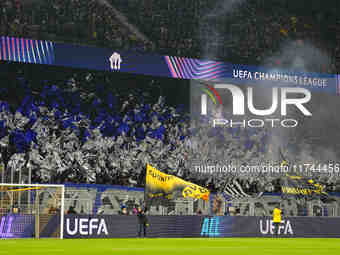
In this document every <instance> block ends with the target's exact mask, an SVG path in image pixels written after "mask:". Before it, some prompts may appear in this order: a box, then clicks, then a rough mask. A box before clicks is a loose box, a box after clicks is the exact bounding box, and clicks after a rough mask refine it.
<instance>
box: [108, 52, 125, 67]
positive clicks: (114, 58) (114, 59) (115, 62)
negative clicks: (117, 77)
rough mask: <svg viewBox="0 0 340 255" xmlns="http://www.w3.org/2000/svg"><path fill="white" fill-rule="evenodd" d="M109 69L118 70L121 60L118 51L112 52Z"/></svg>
mask: <svg viewBox="0 0 340 255" xmlns="http://www.w3.org/2000/svg"><path fill="white" fill-rule="evenodd" d="M109 61H110V68H111V70H120V64H121V63H122V62H123V61H122V58H121V56H120V54H119V53H117V52H114V53H113V54H112V55H111V57H110V58H109Z"/></svg>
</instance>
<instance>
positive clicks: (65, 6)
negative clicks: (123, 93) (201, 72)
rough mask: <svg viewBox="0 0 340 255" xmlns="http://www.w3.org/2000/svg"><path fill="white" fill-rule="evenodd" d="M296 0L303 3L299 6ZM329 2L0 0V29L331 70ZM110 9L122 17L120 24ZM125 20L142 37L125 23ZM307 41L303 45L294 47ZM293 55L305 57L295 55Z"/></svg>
mask: <svg viewBox="0 0 340 255" xmlns="http://www.w3.org/2000/svg"><path fill="white" fill-rule="evenodd" d="M28 3H30V4H29V5H28ZM230 3H233V5H232V4H230ZM107 4H112V7H114V8H115V9H116V10H117V12H114V13H113V12H112V11H110V8H108V7H107ZM304 4H308V6H309V8H308V9H307V8H300V7H302V6H304ZM336 4H337V1H328V2H327V5H324V3H323V2H322V1H320V0H313V1H308V3H307V2H306V1H296V2H294V3H293V2H291V1H288V0H284V1H278V0H274V1H271V3H270V4H268V2H266V1H262V0H261V1H248V0H240V1H229V2H228V1H227V2H225V4H219V3H218V1H215V0H214V1H205V0H197V1H194V0H183V1H178V0H167V1H155V0H142V1H134V0H128V1H120V0H109V1H95V0H91V1H86V3H84V2H81V1H70V0H49V1H20V0H7V1H3V2H2V3H0V8H1V10H2V13H3V15H2V17H1V18H0V31H1V32H2V34H7V35H14V36H21V37H33V38H34V39H36V38H39V39H51V40H59V41H70V42H75V43H85V44H95V45H100V46H105V47H112V48H125V49H127V48H129V49H133V48H134V49H136V50H142V51H147V52H150V51H153V52H156V53H158V54H166V55H178V56H187V57H196V58H210V59H219V60H226V61H229V62H232V63H242V64H254V65H267V66H271V67H284V68H294V69H299V68H300V69H306V70H307V71H314V72H326V73H333V72H336V71H337V72H339V70H340V65H339V46H338V45H339V43H338V42H339V38H337V37H336V36H334V35H335V34H336V32H337V30H338V28H339V26H338V25H337V24H339V18H338V16H337V11H336V10H337V9H336V6H337V5H336ZM118 16H119V17H125V18H126V19H125V20H126V21H127V22H126V23H128V25H127V24H125V25H124V24H123V22H122V19H119V18H118ZM129 25H134V26H135V27H136V28H138V29H140V30H141V31H142V32H143V33H144V34H145V35H146V36H148V37H149V38H150V41H147V40H144V39H145V38H144V39H142V38H141V37H139V36H138V33H134V32H133V30H131V29H128V28H129ZM84 28H87V29H84ZM337 34H339V33H337ZM212 38H213V39H212ZM287 45H288V48H289V49H288V50H287V47H286V46H287ZM310 45H312V46H311V50H309V51H302V50H301V49H302V48H305V47H306V46H310ZM278 55H279V56H280V58H278V57H277V56H278ZM283 55H284V57H283V58H282V56H283ZM296 56H298V57H299V58H301V59H305V60H306V61H305V62H308V63H312V64H309V65H307V66H304V65H301V64H299V63H295V62H294V59H296ZM307 60H308V61H307Z"/></svg>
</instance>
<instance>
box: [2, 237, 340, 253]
mask: <svg viewBox="0 0 340 255" xmlns="http://www.w3.org/2000/svg"><path fill="white" fill-rule="evenodd" d="M2 254H10V255H19V254H20V255H29V254H34V255H40V254H43V255H76V254H80V255H101V254H103V255H109V254H112V255H115V254H117V255H124V254H129V255H132V254H137V255H144V254H145V255H168V254H169V255H170V254H171V255H172V254H181V255H182V254H185V255H191V254H192V255H200V254H202V255H220V254H223V255H227V254H228V255H267V254H268V255H276V254H284V255H294V254H298V255H304V254H306V255H307V254H308V255H314V254H315V255H322V254H327V255H328V254H331V255H335V254H340V240H339V239H293V238H292V239H269V238H268V239H264V238H243V239H240V238H228V239H222V238H221V239H214V238H206V239H203V238H196V239H191V238H190V239H188V238H185V239H74V240H72V239H69V240H58V239H41V240H33V239H29V240H27V239H26V240H25V239H16V240H0V255H2Z"/></svg>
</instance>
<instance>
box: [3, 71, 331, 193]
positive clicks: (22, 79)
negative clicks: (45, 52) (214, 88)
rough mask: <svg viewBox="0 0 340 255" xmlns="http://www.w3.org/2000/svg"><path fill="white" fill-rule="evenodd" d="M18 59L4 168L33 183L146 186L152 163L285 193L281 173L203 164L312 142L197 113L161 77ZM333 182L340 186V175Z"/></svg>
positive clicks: (216, 182) (274, 155) (11, 80)
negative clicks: (156, 80) (223, 124)
mask: <svg viewBox="0 0 340 255" xmlns="http://www.w3.org/2000/svg"><path fill="white" fill-rule="evenodd" d="M4 66H6V65H4ZM4 66H2V67H4ZM9 66H12V65H9ZM14 66H15V68H14V69H13V70H15V71H14V72H9V71H5V72H4V76H2V77H1V79H2V80H3V81H5V82H4V83H3V84H7V86H2V87H1V96H0V100H1V103H0V148H1V160H2V164H3V169H4V172H2V173H5V175H4V178H5V181H8V182H10V181H13V180H11V178H16V179H15V180H17V178H18V174H19V173H21V178H22V180H21V181H26V182H27V181H29V180H28V179H27V178H28V176H29V174H28V173H29V172H31V173H32V180H31V181H32V182H36V183H65V182H72V183H97V184H119V185H128V186H143V185H144V182H145V169H146V164H151V165H153V166H154V167H156V168H158V169H160V170H162V171H164V172H167V173H169V174H174V175H177V176H179V177H181V178H183V179H185V180H188V181H192V182H194V183H197V184H199V185H202V186H205V187H208V188H209V189H210V190H212V191H218V190H219V191H221V190H223V189H224V188H225V185H226V184H228V185H229V184H230V185H232V186H233V185H236V187H237V188H239V187H240V186H241V187H242V190H241V193H243V192H244V193H246V194H257V193H260V192H264V191H268V192H275V191H279V190H280V181H279V177H278V176H271V175H268V174H266V173H264V174H263V173H259V174H257V175H254V174H250V175H249V176H247V175H245V174H243V175H242V176H240V175H238V174H237V173H235V174H233V173H230V172H228V173H226V172H216V173H209V172H204V171H198V170H197V166H198V165H199V166H203V165H220V166H222V165H228V164H233V165H235V166H239V165H242V164H247V165H256V164H260V163H267V162H269V161H270V162H274V163H272V164H276V165H277V164H280V163H281V162H282V161H283V158H282V154H284V155H289V157H290V154H289V153H288V152H287V150H289V149H291V154H295V155H299V153H297V150H299V148H298V147H299V146H300V147H301V146H302V145H301V144H300V143H299V144H297V143H296V142H294V139H295V138H292V139H293V140H292V139H285V138H282V139H280V137H279V134H275V133H274V132H269V131H268V130H266V129H241V128H228V129H227V128H213V127H212V126H211V125H210V124H209V123H208V121H206V120H207V119H206V118H203V117H202V116H198V117H197V116H192V115H189V112H188V110H187V109H188V107H187V106H185V105H183V106H179V105H177V106H174V107H173V106H170V105H169V104H168V103H167V102H166V100H165V97H164V95H161V94H160V90H159V89H158V88H157V87H154V85H153V82H152V79H151V78H149V79H148V78H145V77H144V78H143V79H144V80H143V79H142V80H139V79H138V78H136V77H135V76H130V78H126V77H125V78H119V75H118V74H105V73H92V74H91V73H87V72H85V71H74V73H72V72H71V73H68V72H66V71H65V70H57V69H56V70H53V71H52V72H46V67H39V66H38V67H29V66H16V65H14ZM30 68H31V69H30ZM35 68H38V69H35ZM39 68H45V69H44V73H45V74H46V76H47V77H48V78H46V77H42V71H41V70H40V69H39ZM6 70H7V69H6ZM18 70H19V71H18ZM69 72H70V71H69ZM52 73H54V75H55V77H56V78H54V77H53V75H51V74H52ZM112 75H113V76H112ZM65 77H68V78H67V79H66V78H65ZM136 83H138V86H136V85H135V84H136ZM175 83H176V82H175ZM175 83H174V84H173V85H174V86H176V85H175ZM128 84H134V86H133V87H129V86H128ZM169 97H171V96H169V95H167V98H168V99H169ZM274 140H275V142H273V141H274ZM273 144H275V145H276V147H275V148H274V147H273V146H272V145H273ZM280 146H282V148H283V149H282V151H278V150H281V148H279V147H280ZM300 149H301V148H300ZM294 150H295V151H294ZM299 160H301V159H299V157H298V156H296V157H295V158H294V162H299ZM12 173H14V174H13V175H12ZM12 176H13V177H12ZM323 181H325V183H326V184H327V185H329V188H331V190H334V189H335V187H336V184H337V179H334V178H333V179H332V178H327V179H326V180H325V179H324V180H323ZM228 187H231V186H228Z"/></svg>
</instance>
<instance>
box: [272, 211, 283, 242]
mask: <svg viewBox="0 0 340 255" xmlns="http://www.w3.org/2000/svg"><path fill="white" fill-rule="evenodd" d="M281 214H282V210H281V209H280V208H279V206H276V207H275V208H274V211H273V223H274V234H275V236H276V237H278V236H279V232H280V224H281V218H282V217H281Z"/></svg>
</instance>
